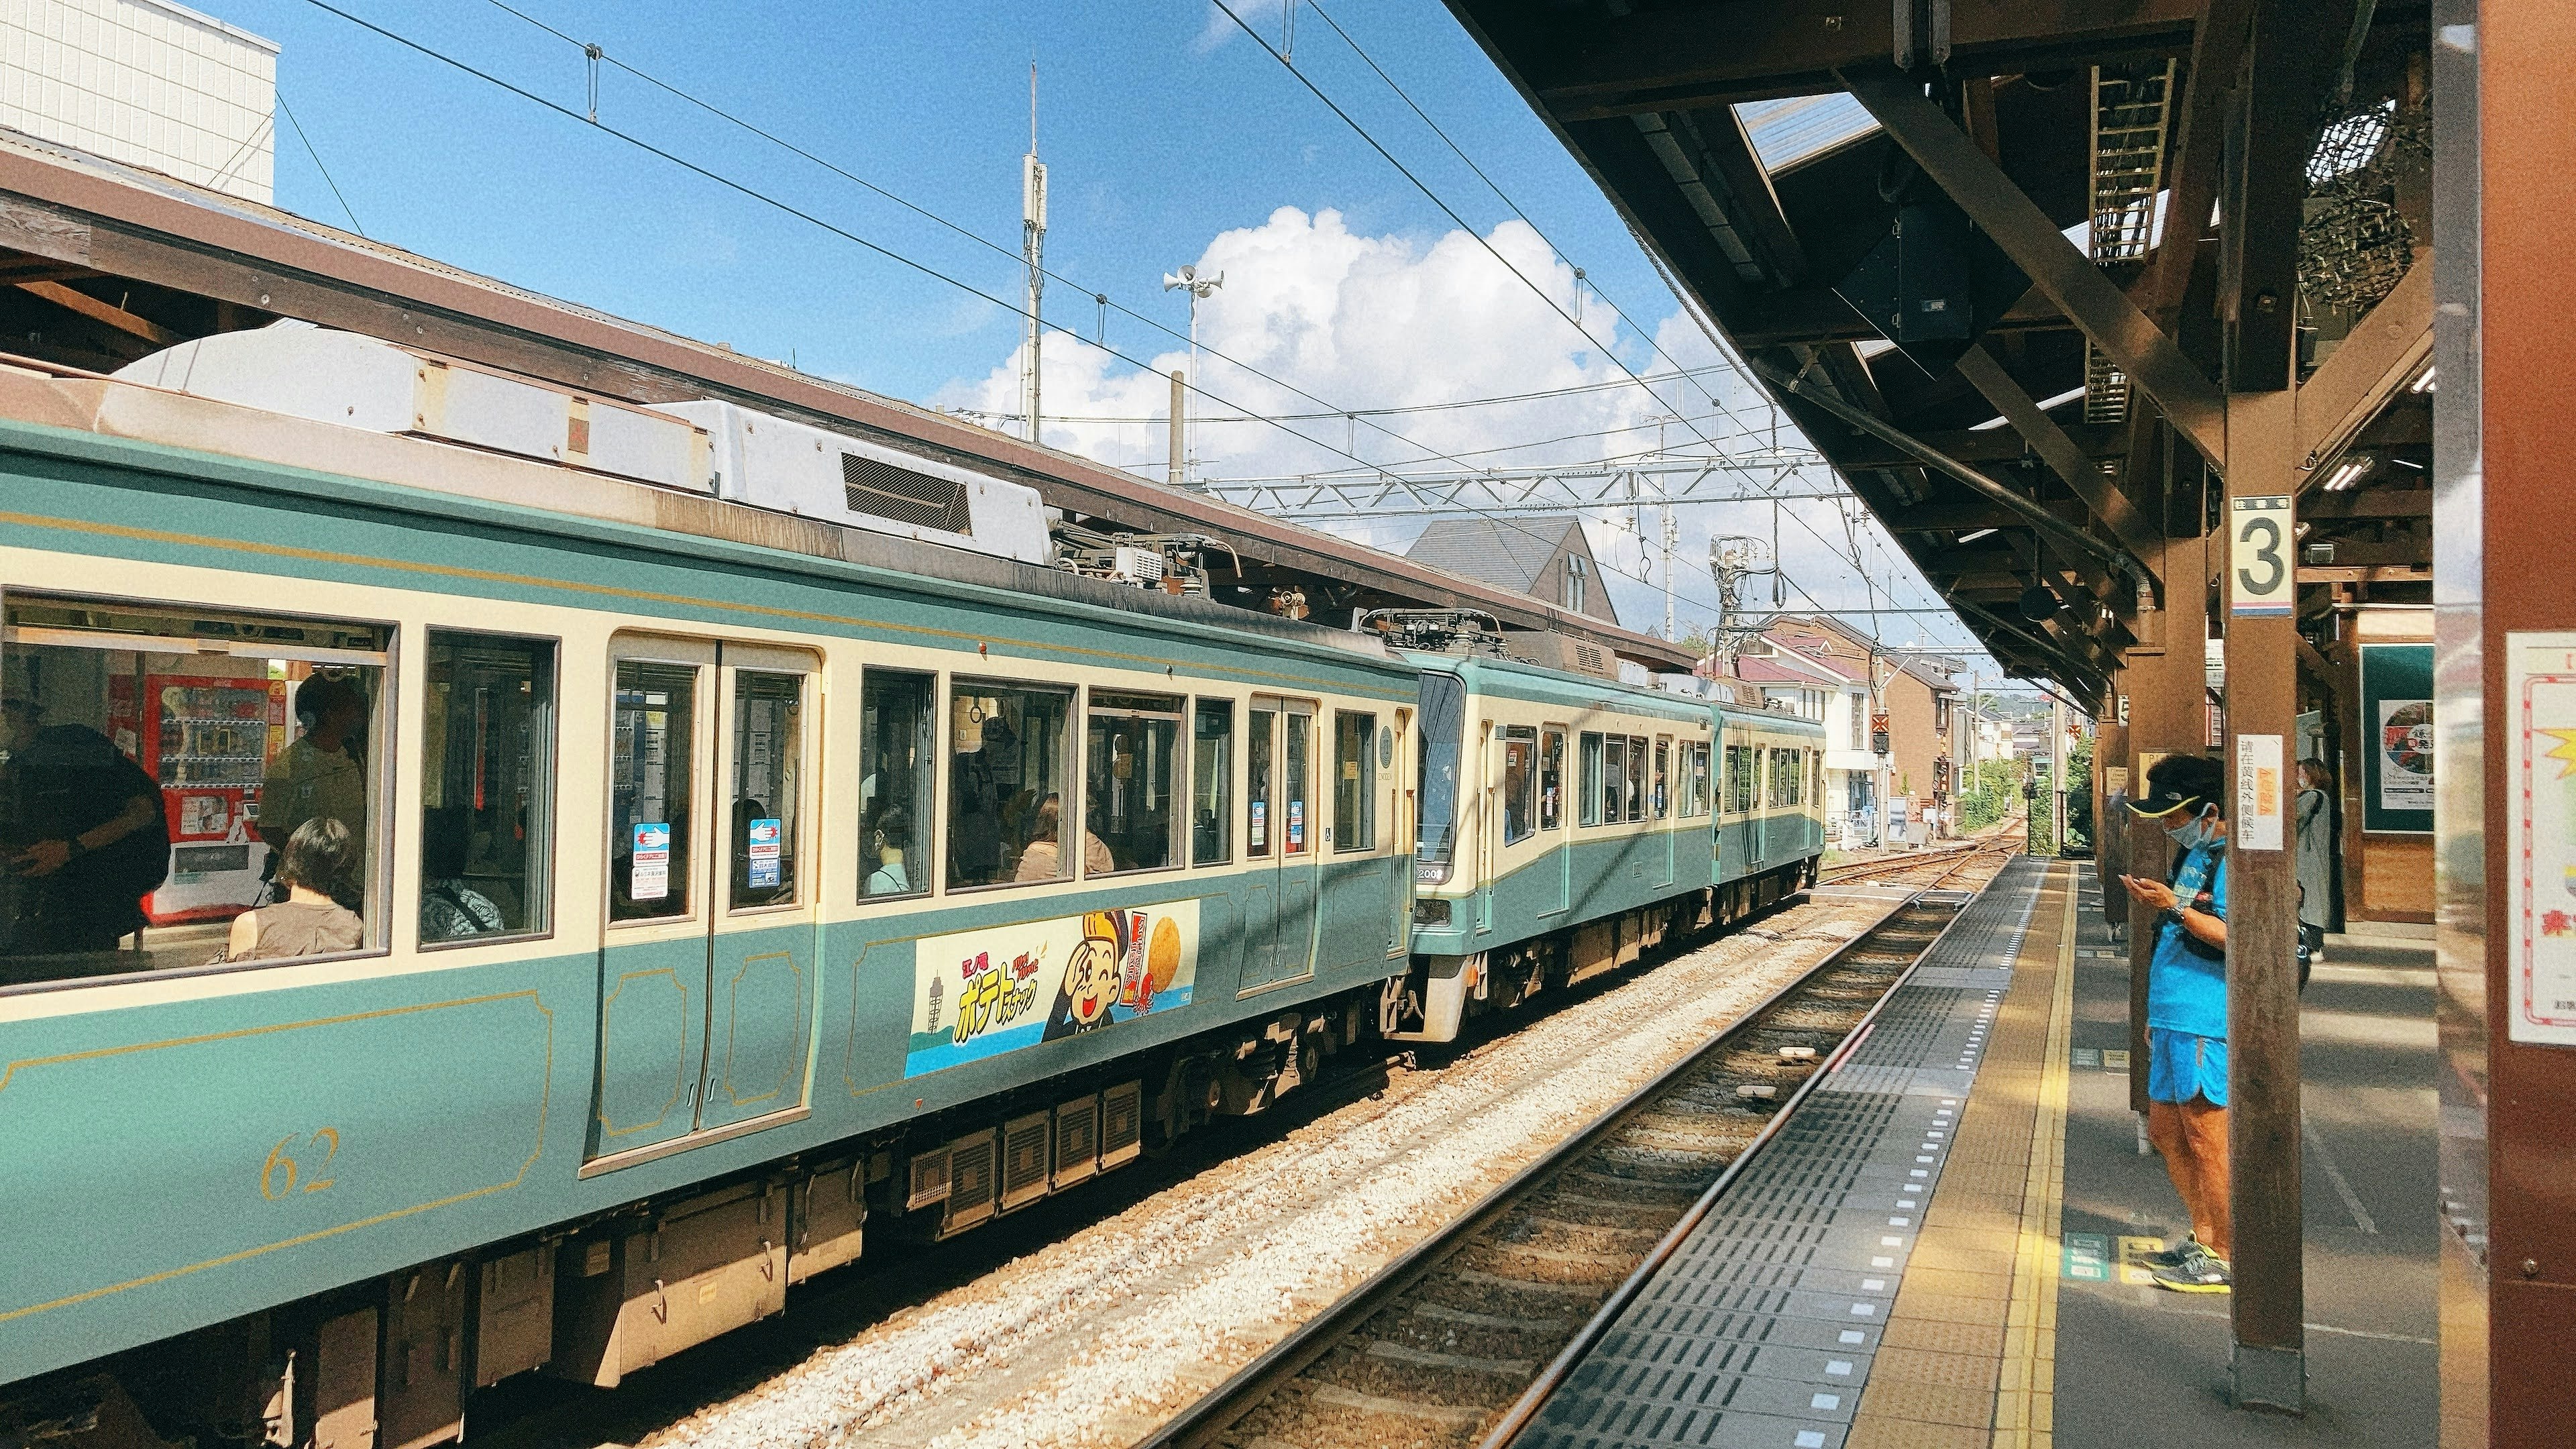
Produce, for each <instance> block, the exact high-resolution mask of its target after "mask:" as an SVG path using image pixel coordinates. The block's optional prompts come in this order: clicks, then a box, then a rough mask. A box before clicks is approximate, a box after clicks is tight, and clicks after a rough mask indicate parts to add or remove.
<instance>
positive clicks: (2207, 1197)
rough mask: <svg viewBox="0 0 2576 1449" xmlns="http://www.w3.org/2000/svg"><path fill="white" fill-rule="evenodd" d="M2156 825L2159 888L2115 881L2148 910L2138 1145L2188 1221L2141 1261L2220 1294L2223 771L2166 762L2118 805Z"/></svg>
mask: <svg viewBox="0 0 2576 1449" xmlns="http://www.w3.org/2000/svg"><path fill="white" fill-rule="evenodd" d="M2129 808H2130V810H2132V811H2133V812H2135V813H2136V814H2137V815H2138V816H2140V817H2141V818H2143V819H2148V820H2153V821H2156V822H2157V823H2158V824H2160V825H2162V826H2163V827H2164V831H2165V835H2166V836H2167V837H2168V838H2170V839H2171V840H2172V841H2173V843H2174V845H2175V847H2176V853H2175V856H2174V864H2173V880H2172V883H2171V884H2166V883H2165V882H2162V881H2154V880H2145V879H2141V878H2140V877H2137V876H2133V875H2124V876H2122V877H2120V883H2121V884H2122V885H2123V886H2126V887H2127V888H2128V891H2129V897H2130V899H2131V900H2134V901H2136V902H2137V903H2138V904H2139V905H2141V906H2143V907H2145V908H2146V909H2147V910H2149V911H2152V912H2154V913H2155V914H2154V915H2153V916H2152V917H2151V918H2149V920H2146V921H2139V922H2137V923H2136V924H2137V925H2138V926H2139V927H2140V928H2141V929H2145V928H2147V927H2149V926H2150V925H2152V928H2153V930H2154V931H2155V933H2156V934H2155V954H2154V955H2153V957H2152V958H2151V959H2150V960H2149V963H2148V966H2147V1137H2148V1140H2150V1141H2152V1142H2153V1143H2154V1144H2155V1146H2156V1150H2157V1151H2158V1152H2159V1153H2162V1154H2163V1156H2164V1159H2165V1171H2166V1173H2167V1174H2168V1175H2170V1176H2171V1177H2172V1178H2173V1185H2174V1190H2175V1191H2176V1192H2178V1193H2180V1194H2182V1202H2183V1207H2184V1209H2185V1210H2186V1211H2187V1212H2189V1213H2190V1215H2191V1226H2192V1235H2191V1237H2190V1238H2188V1239H2186V1240H2185V1241H2184V1243H2183V1244H2182V1246H2181V1247H2179V1248H2176V1249H2174V1250H2172V1251H2171V1252H2167V1253H2161V1254H2157V1255H2155V1256H2154V1257H2153V1258H2152V1259H2151V1260H2150V1263H2149V1266H2150V1268H2151V1270H2152V1272H2153V1275H2154V1278H2155V1282H2156V1286H2158V1287H2160V1288H2170V1289H2173V1290H2174V1291H2176V1292H2180V1293H2225V1292H2228V1291H2229V1290H2230V1288H2231V1287H2232V1286H2233V1284H2232V1278H2231V1274H2230V1270H2229V1267H2228V1252H2229V1249H2230V1238H2229V1232H2228V1213H2227V1192H2228V1182H2227V809H2226V772H2225V771H2224V770H2223V769H2221V767H2220V766H2219V763H2218V761H2216V760H2213V759H2211V758H2209V757H2208V756H2206V755H2168V756H2166V757H2165V758H2163V759H2161V760H2158V761H2157V762H2156V763H2155V766H2154V768H2152V769H2150V770H2148V771H2147V789H2146V792H2145V795H2144V797H2143V798H2141V799H2139V800H2137V801H2134V802H2132V803H2131V804H2130V806H2129Z"/></svg>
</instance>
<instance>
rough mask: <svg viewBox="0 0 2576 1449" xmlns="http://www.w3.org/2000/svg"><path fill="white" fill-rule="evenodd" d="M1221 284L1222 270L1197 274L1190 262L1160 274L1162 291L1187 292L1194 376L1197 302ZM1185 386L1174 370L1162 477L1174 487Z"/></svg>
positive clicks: (1180, 461) (1183, 460) (1183, 473)
mask: <svg viewBox="0 0 2576 1449" xmlns="http://www.w3.org/2000/svg"><path fill="white" fill-rule="evenodd" d="M1224 285H1225V273H1223V272H1219V273H1217V274H1216V275H1215V276H1213V277H1202V276H1200V275H1199V269H1198V268H1197V267H1194V266H1189V267H1183V268H1181V269H1180V270H1179V271H1177V272H1165V273H1164V274H1163V290H1164V291H1166V292H1187V293H1189V294H1190V370H1189V375H1190V376H1191V377H1196V376H1198V371H1199V303H1201V302H1203V301H1206V300H1207V295H1208V293H1210V292H1213V291H1215V290H1216V289H1217V288H1219V287H1222V286H1224ZM1185 386H1187V384H1186V382H1185V381H1184V380H1183V378H1182V376H1181V374H1179V373H1177V372H1176V373H1173V374H1172V465H1171V476H1170V478H1169V479H1167V480H1166V481H1168V482H1169V483H1170V484H1171V486H1172V487H1174V488H1178V487H1180V486H1181V485H1182V482H1183V480H1184V479H1185V478H1186V477H1187V469H1188V466H1189V457H1188V455H1187V454H1185V453H1183V452H1182V451H1181V392H1182V389H1183V388H1184V387H1185Z"/></svg>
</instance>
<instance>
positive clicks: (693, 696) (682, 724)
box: [608, 659, 698, 921]
mask: <svg viewBox="0 0 2576 1449" xmlns="http://www.w3.org/2000/svg"><path fill="white" fill-rule="evenodd" d="M697 703H698V671H697V669H696V668H695V667H694V666H692V665H687V664H663V663H657V662H655V661H652V660H647V659H621V660H619V661H617V683H616V696H615V704H614V714H613V717H612V720H611V723H610V734H609V807H608V852H609V872H608V918H609V919H610V920H612V921H649V920H656V919H662V918H666V917H673V916H685V915H687V914H688V913H689V880H690V871H689V861H690V858H691V857H690V853H689V851H690V838H689V826H690V823H691V821H690V815H691V814H692V811H691V808H690V807H691V802H692V801H693V800H695V799H696V797H697V774H696V769H697V761H696V759H695V758H694V757H693V755H692V753H691V749H692V746H693V744H694V742H695V741H696V739H697V718H698V716H697Z"/></svg>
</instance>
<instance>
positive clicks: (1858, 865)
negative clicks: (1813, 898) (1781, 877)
mask: <svg viewBox="0 0 2576 1449" xmlns="http://www.w3.org/2000/svg"><path fill="white" fill-rule="evenodd" d="M2022 836H2023V830H2022V826H2021V822H2020V821H2019V820H2018V819H2015V820H2012V821H2007V822H2006V823H2005V824H2004V825H2002V826H2000V827H1998V828H1997V829H1995V830H1994V831H1992V832H1989V833H1988V834H1987V835H1986V836H1985V837H1983V838H1981V839H1978V840H1975V841H1971V842H1970V843H1969V844H1968V845H1967V846H1965V847H1964V848H1959V849H1952V850H1943V851H1934V852H1928V853H1925V854H1923V855H1919V856H1913V857H1907V856H1891V857H1884V858H1881V859H1877V860H1863V861H1855V862H1852V863H1850V864H1848V865H1835V866H1827V867H1825V868H1824V869H1823V870H1820V871H1818V872H1817V873H1816V883H1817V884H1818V885H1866V884H1878V885H1911V886H1920V887H1922V888H1923V889H1926V890H1938V889H1940V888H1941V887H1942V884H1943V883H1944V882H1947V881H1951V880H1955V879H1957V878H1958V877H1959V876H1960V875H1962V874H1964V873H1966V872H1967V871H1968V870H1969V869H1970V868H1972V867H1977V866H1990V865H1994V864H1996V863H1997V862H1999V861H2000V860H2002V859H2003V858H2005V857H2007V856H2012V855H2017V854H2019V853H2020V852H2021V848H2022ZM1927 877H1928V879H1927Z"/></svg>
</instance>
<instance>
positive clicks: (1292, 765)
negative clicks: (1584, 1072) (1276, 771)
mask: <svg viewBox="0 0 2576 1449" xmlns="http://www.w3.org/2000/svg"><path fill="white" fill-rule="evenodd" d="M1280 719H1281V723H1282V724H1283V725H1285V726H1286V733H1287V743H1286V746H1285V747H1284V748H1283V749H1282V750H1281V751H1280V781H1279V783H1280V784H1281V785H1282V786H1283V787H1285V788H1284V789H1283V790H1282V791H1281V794H1282V796H1283V797H1284V798H1283V799H1282V800H1281V802H1280V807H1279V814H1280V836H1281V840H1280V849H1281V850H1282V851H1284V852H1286V853H1287V854H1289V855H1304V854H1306V853H1307V852H1309V851H1311V850H1313V849H1314V848H1315V842H1314V836H1313V834H1312V833H1311V832H1312V831H1313V829H1314V825H1313V822H1312V821H1311V820H1310V819H1309V818H1308V814H1307V812H1308V811H1310V810H1311V809H1313V808H1314V800H1313V792H1314V788H1315V716H1314V715H1312V714H1310V713H1308V712H1306V711H1305V710H1303V709H1292V710H1288V711H1286V712H1285V713H1283V714H1282V715H1281V717H1280Z"/></svg>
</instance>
